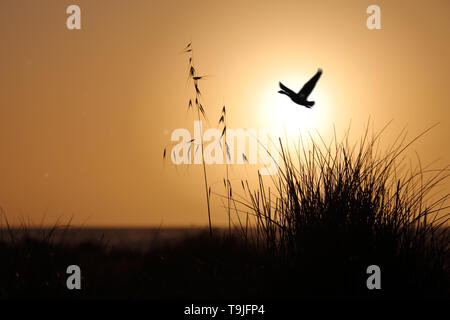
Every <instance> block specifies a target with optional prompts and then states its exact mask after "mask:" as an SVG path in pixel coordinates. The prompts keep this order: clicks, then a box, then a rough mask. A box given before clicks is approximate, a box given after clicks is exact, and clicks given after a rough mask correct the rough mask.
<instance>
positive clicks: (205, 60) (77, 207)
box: [0, 0, 450, 226]
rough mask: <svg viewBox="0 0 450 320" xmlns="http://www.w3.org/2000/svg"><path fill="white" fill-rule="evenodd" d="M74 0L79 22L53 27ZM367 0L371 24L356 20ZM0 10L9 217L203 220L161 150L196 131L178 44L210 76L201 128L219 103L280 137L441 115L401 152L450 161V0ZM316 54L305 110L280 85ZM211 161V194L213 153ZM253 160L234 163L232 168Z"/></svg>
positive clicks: (66, 0)
mask: <svg viewBox="0 0 450 320" xmlns="http://www.w3.org/2000/svg"><path fill="white" fill-rule="evenodd" d="M71 4H77V5H79V6H80V8H81V21H82V22H81V27H82V28H81V30H68V29H67V28H66V19H67V17H68V16H69V15H68V14H66V8H67V7H68V6H69V5H71ZM371 4H377V5H378V6H380V8H381V26H382V29H381V30H368V28H367V27H366V19H367V17H368V16H369V15H368V14H367V13H366V8H367V7H368V6H369V5H371ZM0 12H1V13H0V15H1V18H0V41H1V50H0V60H1V67H0V71H1V72H0V82H1V85H0V206H1V207H2V208H3V210H4V212H5V213H6V216H7V218H8V220H9V222H10V223H11V224H14V225H18V224H20V223H22V221H26V222H28V221H30V222H31V223H32V224H40V223H41V221H43V220H44V224H49V225H52V224H54V223H56V221H57V220H58V219H59V221H60V223H64V222H67V221H68V220H69V219H70V218H71V217H73V221H72V223H73V224H75V225H81V224H84V225H86V226H159V225H162V226H175V225H176V226H190V225H206V224H207V222H208V221H207V213H206V205H205V201H204V190H203V185H202V183H203V180H202V179H203V178H202V175H201V168H200V166H198V165H193V166H187V165H181V166H175V165H173V164H172V163H170V161H168V160H167V159H166V160H163V159H162V154H163V150H164V148H165V147H167V148H168V150H169V151H170V147H171V146H172V145H173V143H171V141H170V134H171V132H172V131H173V130H175V129H176V128H186V129H188V130H189V131H191V132H193V118H192V115H191V114H190V113H188V112H187V105H188V100H189V98H190V97H191V96H192V88H191V87H190V86H189V85H188V81H187V70H188V64H187V63H188V56H187V55H186V54H183V53H182V50H183V48H184V47H185V45H186V44H187V43H189V42H192V45H193V48H194V63H195V64H196V66H197V70H198V72H199V73H200V74H205V75H208V77H206V78H205V80H202V82H201V90H202V93H203V101H204V104H205V106H206V113H207V117H208V120H209V123H205V124H204V125H205V126H209V127H215V126H216V124H217V120H218V119H219V117H220V111H221V109H222V106H223V105H224V104H225V105H226V107H227V115H228V119H227V120H228V123H227V125H228V127H229V128H255V129H266V130H272V131H276V132H280V133H281V132H284V129H286V132H288V135H289V138H290V139H293V138H295V134H294V133H292V132H293V131H296V130H297V129H298V128H297V126H300V127H301V128H302V130H304V131H308V130H312V131H314V130H316V129H317V131H319V132H320V133H321V134H323V135H324V136H327V135H329V134H331V132H332V131H333V124H334V125H335V127H336V131H337V133H338V135H339V136H342V134H343V132H344V130H345V129H346V128H347V127H348V126H349V124H350V121H351V127H352V132H353V134H354V137H358V135H359V134H360V133H361V132H362V129H363V128H364V126H365V124H366V123H367V121H368V120H369V117H370V119H371V121H373V123H374V126H375V128H378V129H380V128H382V127H383V126H384V125H385V124H387V122H389V121H390V120H393V123H392V125H391V126H390V129H389V130H388V131H387V133H386V135H385V137H384V140H383V141H385V142H386V143H389V142H390V141H391V140H393V139H394V138H395V136H396V135H397V134H398V133H399V132H400V130H401V129H402V128H404V127H405V126H406V127H407V129H408V132H409V134H408V137H409V138H413V137H414V136H415V135H418V134H419V133H420V132H422V131H424V130H425V129H427V128H429V127H431V126H432V125H434V124H436V123H439V125H438V126H436V127H435V128H433V130H431V131H430V132H429V133H428V134H426V135H425V136H424V137H423V138H422V139H421V140H419V141H418V142H417V143H415V144H414V145H413V146H412V147H411V151H412V154H413V156H414V157H415V155H414V152H416V151H417V153H418V154H419V155H420V158H421V160H422V162H423V163H424V164H428V163H431V162H433V161H436V162H435V164H434V165H433V166H434V167H438V168H439V167H440V168H442V167H444V166H446V165H448V164H449V160H450V148H449V142H448V139H449V137H450V95H449V92H448V91H449V83H450V59H449V57H450V41H449V32H450V1H448V0H432V1H425V0H420V1H414V0H395V1H393V0H390V1H381V0H371V1H363V0H355V1H350V0H345V1H334V0H329V1H325V0H315V1H302V0H293V1H285V0H279V1H278V0H277V1H274V0H271V1H265V0H257V1H253V0H252V1H249V0H229V1H216V0H198V1H181V0H130V1H122V0H82V1H76V0H40V1H35V0H2V1H1V2H0ZM318 68H322V69H323V70H324V71H323V75H322V78H321V79H320V80H319V82H318V84H317V86H316V88H315V90H314V91H313V93H312V94H311V97H310V98H311V100H314V101H316V105H315V106H314V108H312V109H305V108H303V107H299V106H295V105H293V104H292V103H289V100H288V98H287V97H286V96H282V95H280V94H278V93H277V91H278V82H279V81H282V82H283V83H284V84H286V85H287V86H289V87H291V88H292V89H294V91H297V90H298V89H300V87H301V86H302V85H303V83H304V82H305V81H307V80H308V79H309V78H310V77H311V76H312V75H314V73H315V72H316V71H317V69H318ZM208 170H210V171H211V178H210V181H211V183H212V185H213V188H215V186H217V189H215V190H216V191H217V192H223V188H222V189H220V186H221V181H222V180H221V178H222V177H223V175H224V172H225V171H224V170H225V168H224V166H211V167H209V168H208ZM255 172H256V171H253V170H252V169H251V168H247V167H245V166H240V167H235V168H231V175H232V176H233V178H235V179H241V178H244V179H247V178H249V177H250V176H252V175H254V174H255ZM448 189H449V184H446V185H444V186H442V187H441V190H443V192H447V193H448ZM213 202H214V206H213V212H212V214H213V223H215V224H221V223H224V222H225V212H224V210H223V208H221V207H220V206H221V204H220V201H217V199H216V200H214V201H213ZM2 221H3V219H2ZM2 223H3V222H2Z"/></svg>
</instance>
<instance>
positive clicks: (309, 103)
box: [306, 101, 315, 108]
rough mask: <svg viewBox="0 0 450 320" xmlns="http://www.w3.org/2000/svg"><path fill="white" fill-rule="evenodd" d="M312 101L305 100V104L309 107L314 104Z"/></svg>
mask: <svg viewBox="0 0 450 320" xmlns="http://www.w3.org/2000/svg"><path fill="white" fill-rule="evenodd" d="M314 103H315V102H314V101H307V102H306V104H307V105H308V108H311V107H312V106H313V105H314Z"/></svg>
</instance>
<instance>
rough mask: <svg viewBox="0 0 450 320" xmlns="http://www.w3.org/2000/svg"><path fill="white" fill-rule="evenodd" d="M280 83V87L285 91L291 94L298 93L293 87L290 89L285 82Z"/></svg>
mask: <svg viewBox="0 0 450 320" xmlns="http://www.w3.org/2000/svg"><path fill="white" fill-rule="evenodd" d="M279 84H280V88H281V89H282V90H283V91H286V93H288V94H290V95H294V96H295V95H296V93H295V92H294V91H292V90H291V89H289V88H288V87H286V86H285V85H284V84H282V83H281V82H279Z"/></svg>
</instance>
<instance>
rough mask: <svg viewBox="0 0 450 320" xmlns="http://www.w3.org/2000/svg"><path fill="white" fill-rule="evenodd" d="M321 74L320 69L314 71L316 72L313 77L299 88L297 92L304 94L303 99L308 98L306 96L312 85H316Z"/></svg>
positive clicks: (312, 87) (309, 92) (311, 89)
mask: <svg viewBox="0 0 450 320" xmlns="http://www.w3.org/2000/svg"><path fill="white" fill-rule="evenodd" d="M321 75H322V69H319V70H318V71H317V72H316V74H315V75H314V77H312V78H311V79H310V80H309V81H308V82H307V83H305V85H304V86H303V88H302V89H301V90H300V92H299V93H298V94H299V95H302V96H304V97H305V99H306V98H308V96H309V95H310V94H311V92H312V91H313V89H314V87H315V86H316V83H317V81H318V80H319V78H320V76H321Z"/></svg>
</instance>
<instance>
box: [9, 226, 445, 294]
mask: <svg viewBox="0 0 450 320" xmlns="http://www.w3.org/2000/svg"><path fill="white" fill-rule="evenodd" d="M214 235H215V236H214V238H213V239H212V240H211V239H210V237H209V233H208V232H207V231H201V232H192V233H190V234H189V235H187V234H185V235H183V236H180V237H179V238H178V240H177V241H159V242H157V243H156V242H152V243H150V244H149V245H148V247H147V248H145V247H144V248H142V247H140V248H137V247H136V246H134V247H133V246H131V245H130V246H126V245H125V244H123V243H122V245H120V243H116V244H115V245H114V246H111V245H108V242H107V241H106V240H107V239H106V240H105V238H101V237H99V240H98V241H95V240H92V239H87V240H83V241H78V242H71V241H50V240H49V238H48V237H47V238H46V237H26V236H22V237H20V239H14V241H11V239H10V240H9V241H0V261H1V263H0V297H1V298H2V299H5V298H6V299H8V298H40V299H43V298H44V299H45V298H71V299H73V298H75V299H78V298H82V299H84V298H88V299H91V298H95V299H97V298H119V299H154V300H176V299H184V300H189V299H191V300H194V299H203V300H205V299H206V300H223V299H235V300H236V299H252V300H255V299H256V300H257V299H269V300H282V299H302V298H406V297H411V298H445V299H447V298H449V297H450V294H449V274H448V272H447V270H445V268H444V269H443V268H434V267H433V265H434V264H433V262H431V261H426V260H424V259H423V257H417V256H414V254H411V255H410V256H408V257H398V256H395V255H394V254H392V253H391V252H389V250H382V251H378V252H377V251H375V252H360V253H359V254H357V255H354V254H349V252H350V251H348V250H345V248H344V247H343V246H347V245H348V244H349V243H357V242H358V240H357V239H353V240H352V239H350V240H349V242H345V241H344V240H343V239H334V240H333V241H326V242H325V243H322V244H317V245H315V246H313V247H312V249H311V250H309V251H308V250H306V251H305V252H303V253H302V255H301V258H300V257H299V258H297V259H282V258H280V257H277V256H275V255H273V254H269V253H268V252H267V251H264V250H259V249H258V247H257V246H255V245H254V244H249V243H248V242H247V243H246V242H244V241H243V240H238V239H239V238H232V237H227V236H225V235H224V233H223V232H222V233H221V232H217V231H216V232H215V233H214ZM123 241H126V240H123ZM372 264H376V265H379V266H380V268H381V286H382V288H381V290H368V289H367V286H366V280H367V278H368V277H369V275H368V274H367V273H366V268H367V266H369V265H372ZM69 265H78V266H79V267H80V268H81V274H82V280H81V286H82V288H81V290H69V289H68V288H67V285H66V280H67V278H68V276H69V275H68V274H67V273H66V269H67V267H68V266H69Z"/></svg>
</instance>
